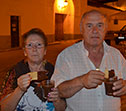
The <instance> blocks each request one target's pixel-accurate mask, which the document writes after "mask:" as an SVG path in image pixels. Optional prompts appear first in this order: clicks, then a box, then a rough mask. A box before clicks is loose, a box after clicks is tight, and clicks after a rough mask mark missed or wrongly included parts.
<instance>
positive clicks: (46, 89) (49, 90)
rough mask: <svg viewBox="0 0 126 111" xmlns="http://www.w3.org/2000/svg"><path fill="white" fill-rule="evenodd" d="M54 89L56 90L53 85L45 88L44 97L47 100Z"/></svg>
mask: <svg viewBox="0 0 126 111" xmlns="http://www.w3.org/2000/svg"><path fill="white" fill-rule="evenodd" d="M52 88H54V85H53V84H48V85H45V86H43V90H44V97H45V98H47V97H48V93H49V92H51V91H52V90H51V89H52Z"/></svg>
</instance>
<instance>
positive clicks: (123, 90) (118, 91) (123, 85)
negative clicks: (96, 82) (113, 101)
mask: <svg viewBox="0 0 126 111" xmlns="http://www.w3.org/2000/svg"><path fill="white" fill-rule="evenodd" d="M113 85H114V87H113V90H115V92H114V93H113V95H114V96H123V95H125V94H126V80H123V79H119V80H118V81H116V82H114V83H113Z"/></svg>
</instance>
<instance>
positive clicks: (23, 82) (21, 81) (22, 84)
mask: <svg viewBox="0 0 126 111" xmlns="http://www.w3.org/2000/svg"><path fill="white" fill-rule="evenodd" d="M30 82H31V77H30V75H29V74H24V75H22V76H20V77H19V78H18V79H17V83H18V87H19V88H20V89H21V91H23V92H25V91H26V90H27V88H28V86H29V85H30Z"/></svg>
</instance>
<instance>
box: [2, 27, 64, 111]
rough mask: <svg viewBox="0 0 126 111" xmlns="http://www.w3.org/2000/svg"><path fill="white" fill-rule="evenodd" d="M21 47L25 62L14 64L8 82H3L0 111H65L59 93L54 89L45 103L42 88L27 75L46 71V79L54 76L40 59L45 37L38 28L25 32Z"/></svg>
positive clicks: (43, 49)
mask: <svg viewBox="0 0 126 111" xmlns="http://www.w3.org/2000/svg"><path fill="white" fill-rule="evenodd" d="M23 46H24V48H23V49H24V55H25V57H26V58H25V59H24V60H22V61H20V62H19V63H17V64H16V65H15V66H14V67H13V68H12V69H11V70H10V71H9V73H8V76H7V78H8V80H7V81H5V87H4V89H3V96H4V98H3V99H2V100H1V110H2V111H14V110H16V111H54V110H56V111H64V110H65V101H64V100H62V99H61V98H59V95H58V89H57V88H54V89H53V90H52V92H50V93H49V94H48V99H47V100H45V99H44V98H43V96H42V95H43V91H42V88H41V87H40V86H41V84H40V83H38V82H35V81H32V77H31V76H30V73H29V72H40V71H48V74H47V76H48V79H50V78H51V76H52V74H53V70H54V67H53V65H52V64H50V63H49V62H47V61H45V60H44V59H43V57H44V55H45V54H46V46H47V39H46V36H45V34H44V33H43V32H42V31H41V30H40V29H37V28H34V29H32V30H30V31H28V32H26V33H25V34H24V35H23ZM43 77H44V76H43ZM43 79H44V78H43ZM50 101H52V102H50Z"/></svg>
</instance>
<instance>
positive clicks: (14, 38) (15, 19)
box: [10, 16, 19, 48]
mask: <svg viewBox="0 0 126 111" xmlns="http://www.w3.org/2000/svg"><path fill="white" fill-rule="evenodd" d="M10 21H11V47H12V48H13V47H18V46H19V16H11V17H10Z"/></svg>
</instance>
